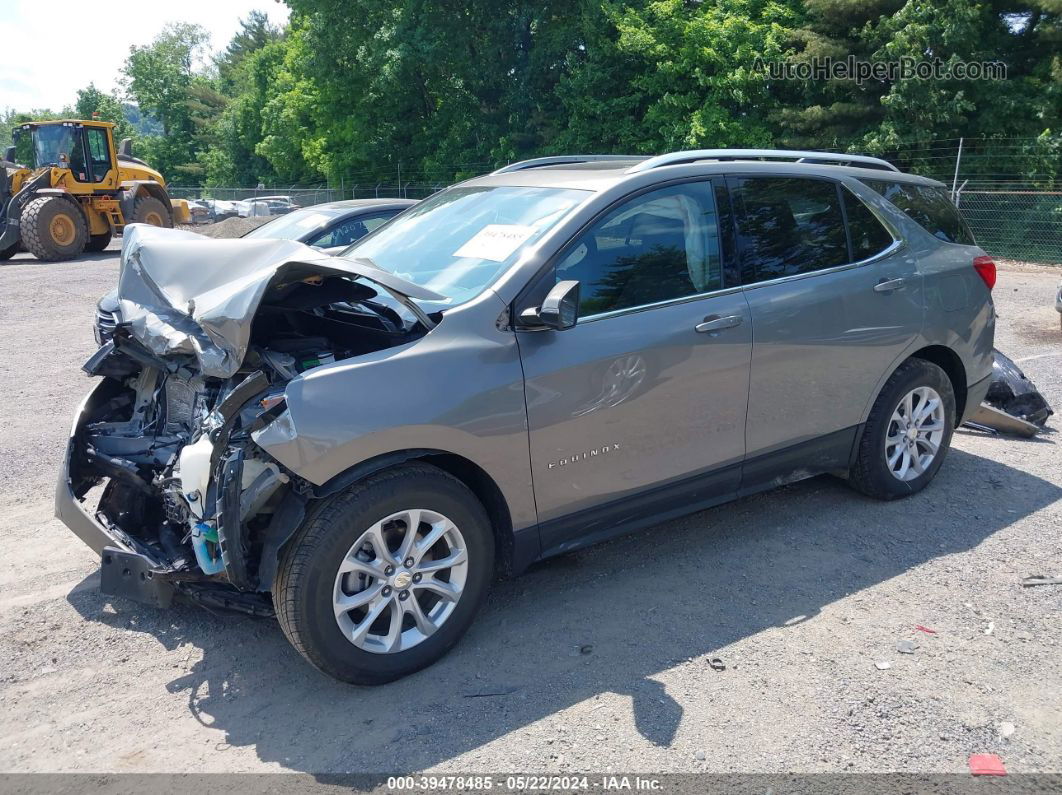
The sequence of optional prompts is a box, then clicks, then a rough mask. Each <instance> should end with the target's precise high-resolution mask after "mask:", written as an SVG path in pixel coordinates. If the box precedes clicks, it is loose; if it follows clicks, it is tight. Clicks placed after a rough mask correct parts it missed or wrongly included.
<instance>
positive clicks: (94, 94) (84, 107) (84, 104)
mask: <svg viewBox="0 0 1062 795" xmlns="http://www.w3.org/2000/svg"><path fill="white" fill-rule="evenodd" d="M74 114H75V115H76V116H77V118H79V119H92V118H94V115H95V114H98V116H96V117H97V118H99V119H100V121H110V122H114V125H115V127H114V140H115V143H116V144H117V142H118V141H120V140H121V139H122V138H131V137H133V134H134V131H133V125H131V124H130V123H129V120H128V119H127V118H126V116H125V110H124V109H123V108H122V103H121V101H120V100H119V99H118V97H116V96H115V95H114V94H107V93H105V92H103V91H100V90H99V89H98V88H96V86H95V84H94V83H89V84H88V86H86V87H85V88H82V89H79V90H78V92H77V100H76V101H75V102H74Z"/></svg>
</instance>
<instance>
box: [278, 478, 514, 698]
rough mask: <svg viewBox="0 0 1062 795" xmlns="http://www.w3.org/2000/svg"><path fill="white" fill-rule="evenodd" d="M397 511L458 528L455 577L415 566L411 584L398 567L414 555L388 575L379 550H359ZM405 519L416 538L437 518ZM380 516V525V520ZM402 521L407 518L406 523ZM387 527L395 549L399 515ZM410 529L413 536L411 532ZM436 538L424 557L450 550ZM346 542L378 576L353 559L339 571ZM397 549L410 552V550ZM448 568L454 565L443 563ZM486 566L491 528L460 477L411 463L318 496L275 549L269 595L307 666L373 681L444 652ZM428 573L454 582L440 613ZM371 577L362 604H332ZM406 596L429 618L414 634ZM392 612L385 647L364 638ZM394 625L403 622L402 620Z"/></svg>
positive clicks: (465, 622)
mask: <svg viewBox="0 0 1062 795" xmlns="http://www.w3.org/2000/svg"><path fill="white" fill-rule="evenodd" d="M407 511H409V512H411V513H412V512H417V513H418V514H419V513H420V512H423V513H424V514H425V515H434V517H436V518H438V517H444V518H445V519H446V520H448V522H449V526H450V527H453V528H454V529H455V530H458V531H459V532H458V533H457V536H456V537H457V538H460V539H461V540H462V541H463V548H464V552H465V555H464V561H463V563H464V567H463V571H462V573H461V579H460V581H458V580H457V579H455V578H454V577H453V576H452V575H450V574H449V572H450V571H451V570H450V569H447V570H446V572H447V573H446V574H444V573H443V571H439V572H437V573H436V574H431V573H428V574H426V575H419V576H418V577H417V578H416V579H415V580H414V581H413V583H414V584H408V583H409V577H408V575H407V572H416V571H417V568H418V566H419V565H420V564H419V563H418V564H417V565H414V566H408V565H407V564H406V563H405V562H400V563H398V564H397V569H396V568H392V570H391V575H389V576H383V574H384V573H386V570H385V569H383V567H384V566H385V565H386V564H387V560H386V557H387V556H381V554H380V553H378V552H377V550H376V545H375V544H372V548H371V549H369V550H367V551H366V548H365V545H363V544H362V539H363V538H364V537H365V535H366V533H367V532H371V529H372V528H375V527H376V526H377V524H378V523H380V522H382V521H383V520H385V519H387V518H389V517H393V516H395V515H399V514H403V513H405V512H407ZM415 524H416V526H417V528H419V529H420V531H421V532H422V534H423V535H422V536H419V538H421V539H423V538H426V537H427V535H428V533H429V532H431V531H432V530H433V529H434V528H435V527H439V526H441V523H437V522H436V520H435V518H431V519H425V520H423V521H421V522H419V523H415ZM388 526H389V525H387V524H384V525H383V527H384V528H387V527H388ZM404 526H405V527H408V526H409V523H406V524H405V525H404ZM397 527H398V528H399V530H398V531H397V533H398V535H397V536H393V535H392V536H390V538H389V539H388V540H387V541H386V542H385V543H393V545H394V547H395V549H394V550H392V551H395V552H397V551H398V546H399V545H400V544H401V542H402V538H404V537H405V536H404V531H403V530H401V528H402V527H403V523H401V522H399V523H398V524H397ZM383 532H384V531H381V534H382V533H383ZM386 532H395V531H386ZM413 537H418V536H416V534H414V536H413ZM439 543H440V544H442V545H443V546H444V547H446V549H445V550H443V552H440V551H439V549H440V548H439V547H438V546H435V547H433V546H430V545H429V546H428V547H427V548H426V549H425V551H424V552H422V553H420V554H423V555H424V557H423V561H424V562H425V563H427V564H430V563H432V562H438V560H439V559H440V558H438V555H440V554H443V553H445V555H447V556H448V555H452V554H453V552H454V547H453V545H448V544H447V538H446V537H444V538H443V539H442V540H441V541H440V542H439ZM359 550H360V551H359ZM355 552H358V555H359V556H360V557H359V558H358V560H367V561H369V564H370V565H371V566H372V567H376V568H380V569H381V573H378V574H379V576H376V577H373V576H369V577H366V575H365V574H363V573H362V572H363V571H365V570H367V568H368V567H367V566H365V565H363V564H357V565H358V566H359V568H358V570H357V571H351V570H350V569H349V568H345V569H344V570H345V571H348V572H350V573H349V574H347V575H343V574H342V573H341V572H340V565H341V564H343V565H344V566H347V565H348V562H349V561H350V560H351V559H352V554H353V553H355ZM407 554H411V556H412V555H413V554H417V553H416V552H413V553H407ZM369 555H371V558H370V557H369ZM399 557H402V556H401V555H399ZM456 569H457V565H455V566H454V568H453V570H456ZM354 575H356V576H358V577H361V578H362V579H361V581H360V583H361V584H360V585H359V584H357V582H352V581H351V580H349V579H347V580H344V579H342V578H343V577H344V576H347V577H350V576H354ZM493 576H494V535H493V533H492V531H491V524H490V520H489V519H488V517H487V514H486V511H485V510H484V509H483V506H482V505H481V504H480V502H479V500H477V499H476V497H475V495H474V494H473V493H472V492H471V491H470V490H469V489H468V487H466V486H465V485H464V484H463V483H461V481H459V480H457V479H456V478H454V477H452V476H451V475H449V474H447V473H445V472H443V471H442V470H440V469H437V468H436V467H433V466H429V465H427V464H412V465H405V466H400V467H395V468H393V469H388V470H384V471H383V472H379V473H377V474H374V475H371V476H369V477H368V478H366V479H365V480H363V481H361V482H359V483H356V484H354V485H353V486H351V487H350V488H349V489H347V490H346V491H344V492H341V493H340V494H337V495H336V496H334V497H332V498H330V499H328V500H327V501H324V502H323V503H322V504H321V505H320V506H319V507H318V508H317V509H316V510H315V511H313V512H312V513H311V514H310V515H309V516H307V518H306V520H305V521H304V522H303V525H302V527H301V528H300V529H299V531H298V532H297V533H296V535H295V537H294V538H293V539H292V540H291V542H290V543H289V544H288V545H287V547H286V549H285V551H284V553H283V555H282V558H281V561H280V565H279V567H278V569H277V577H276V582H275V583H274V587H273V601H274V604H275V605H276V611H277V619H278V620H279V621H280V627H281V629H282V630H283V631H284V635H285V636H286V637H287V639H288V640H289V641H290V642H291V644H292V645H293V646H294V647H295V649H296V650H297V651H298V652H299V653H300V654H301V655H302V656H303V657H305V658H306V659H307V660H308V661H309V662H310V663H311V664H312V665H313V666H314V667H316V668H317V669H318V670H320V671H322V672H323V673H326V674H328V675H329V676H332V677H334V678H336V679H339V680H341V681H344V682H350V683H352V684H359V685H375V684H382V683H384V682H390V681H393V680H395V679H399V678H401V677H403V676H406V675H408V674H411V673H413V672H414V671H418V670H420V669H421V668H425V667H426V666H428V665H431V664H432V663H434V662H435V661H436V660H438V659H439V658H440V657H442V656H443V655H444V654H446V652H447V651H449V649H450V648H451V647H452V646H453V645H454V644H455V643H457V641H458V640H460V638H461V636H462V635H464V633H465V631H466V630H467V629H468V627H469V625H470V624H471V623H472V620H473V618H474V617H475V615H476V613H477V612H478V610H479V608H480V605H481V604H482V603H483V601H484V599H485V598H486V595H487V591H488V589H489V587H490V583H491V580H492V579H493ZM398 577H403V578H404V579H401V580H400V579H398ZM437 577H446V578H447V581H446V582H445V583H444V584H446V585H450V584H451V583H453V584H456V585H457V586H458V587H457V588H455V590H456V591H457V592H458V595H457V598H456V604H454V605H453V606H452V607H447V608H446V609H447V610H449V612H447V613H445V616H444V617H441V618H440V617H439V615H440V614H439V613H437V612H436V610H437V608H438V607H439V606H440V605H442V604H443V600H442V599H441V598H439V599H438V601H435V599H436V598H437V597H433V596H432V593H433V591H432V589H431V588H428V586H429V585H430V584H433V583H434V582H436V581H437V580H436V578H437ZM392 580H393V581H392ZM374 583H375V586H376V587H378V588H380V589H382V590H379V591H377V592H376V593H378V594H379V596H378V597H377V598H374V599H373V600H372V601H371V602H368V601H365V602H363V603H362V604H363V607H361V608H355V610H354V612H350V613H347V612H344V613H342V614H341V613H340V610H341V608H339V607H337V604H336V599H337V598H339V599H353V598H356V597H358V596H359V595H366V596H368V595H369V592H370V590H371V588H372V585H373V584H374ZM417 583H419V584H417ZM385 586H390V587H385ZM403 588H405V589H408V592H406V595H405V596H404V597H402V599H403V601H402V602H401V603H399V602H398V598H399V596H401V595H402V593H403V591H402V590H401V589H403ZM385 597H386V599H385ZM418 599H419V600H421V601H417V600H418ZM384 601H387V602H388V606H387V607H386V608H381V612H377V613H376V614H375V615H376V616H378V618H376V619H373V620H369V619H368V618H367V616H368V614H369V611H370V610H371V609H373V607H372V606H373V605H377V603H378V602H381V603H382V602H384ZM448 601H449V602H453V601H454V600H453V599H450V600H448ZM414 603H416V604H415V605H414ZM401 605H404V606H405V608H403V607H402V606H401ZM411 606H416V607H417V612H419V613H420V616H418V617H417V618H423V616H424V615H425V614H428V616H429V617H432V614H433V613H434V614H435V618H436V620H437V625H435V624H433V625H432V627H429V631H427V632H425V633H424V636H423V637H419V636H418V635H417V633H416V632H413V630H414V628H417V632H419V627H420V624H419V623H416V622H415V617H414V616H413V615H412V614H410V615H409V616H408V617H407V616H406V614H405V613H403V612H402V611H403V609H408V608H409V607H411ZM348 609H349V608H348ZM392 610H393V611H396V612H392ZM359 611H364V613H360V612H359ZM341 615H342V619H341V617H340V616H341ZM395 615H399V616H400V618H399V619H398V621H399V623H398V626H399V628H400V629H399V632H398V633H397V634H398V635H400V636H401V637H400V638H399V642H398V644H396V646H395V647H393V648H394V649H395V650H393V651H385V650H384V649H383V648H381V647H380V645H379V644H380V641H379V640H376V641H372V642H371V643H376V644H377V646H376V648H375V649H374V650H372V649H371V647H370V644H369V643H366V640H365V639H366V637H371V638H379V637H381V636H382V635H384V634H387V633H386V632H385V630H386V629H390V628H391V626H392V625H391V622H392V621H393V620H394V618H393V616H395ZM351 619H353V621H351ZM359 621H360V622H361V623H365V622H366V621H368V624H369V626H368V627H366V628H365V631H364V633H363V634H362V635H361V637H360V638H359V639H357V640H356V639H354V637H352V635H357V634H358V633H357V632H355V631H353V630H354V629H355V627H357V626H361V623H358V622H359ZM344 622H345V623H344ZM382 622H386V623H382ZM378 626H379V628H377V627H378ZM402 627H407V629H406V630H402V629H401V628H402ZM373 630H375V633H374V632H373ZM409 636H412V638H413V639H412V642H411V644H410V645H409V646H408V647H406V648H401V647H402V646H406V638H407V637H409Z"/></svg>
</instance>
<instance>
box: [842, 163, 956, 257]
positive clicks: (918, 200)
mask: <svg viewBox="0 0 1062 795" xmlns="http://www.w3.org/2000/svg"><path fill="white" fill-rule="evenodd" d="M863 183H864V184H866V185H867V187H869V188H871V189H873V190H875V191H877V192H878V193H880V194H881V195H882V196H884V197H885V198H886V199H888V200H889V201H890V202H892V203H893V204H894V205H896V207H898V208H899V209H901V210H903V211H904V212H905V213H906V214H907V216H908V217H909V218H910V219H911V220H912V221H914V222H915V223H917V224H918V225H919V226H921V227H922V228H923V229H925V230H926V231H927V232H929V234H931V235H933V237H935V238H937V239H938V240H943V241H945V242H948V243H961V244H962V245H965V246H972V245H975V243H974V237H973V233H972V232H970V227H968V226H967V225H966V222H965V221H964V220H963V219H962V216H961V215H959V211H958V209H957V208H956V207H955V205H954V204H952V203H951V200H950V199H949V198H948V194H947V193H945V192H944V190H943V189H942V188H934V187H930V186H928V185H907V184H903V183H899V182H888V181H886V180H878V179H864V180H863Z"/></svg>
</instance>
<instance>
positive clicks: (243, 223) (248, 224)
mask: <svg viewBox="0 0 1062 795" xmlns="http://www.w3.org/2000/svg"><path fill="white" fill-rule="evenodd" d="M270 220H272V219H271V218H226V219H225V220H224V221H218V222H217V223H216V224H205V225H191V224H185V225H183V226H181V229H187V230H188V231H189V232H198V233H199V234H201V235H206V236H207V237H213V238H230V237H243V236H244V235H246V234H247V233H248V232H250V231H251V230H252V229H257V228H258V227H260V226H261V225H262V224H264V223H266V222H267V221H270Z"/></svg>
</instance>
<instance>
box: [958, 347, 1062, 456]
mask: <svg viewBox="0 0 1062 795" xmlns="http://www.w3.org/2000/svg"><path fill="white" fill-rule="evenodd" d="M1052 414H1054V411H1053V410H1052V409H1051V406H1050V405H1048V403H1047V400H1046V399H1044V396H1043V395H1042V394H1041V393H1040V390H1039V389H1037V388H1036V384H1034V383H1033V382H1032V381H1030V380H1029V379H1028V378H1027V377H1026V376H1025V373H1023V372H1022V371H1021V368H1019V367H1018V365H1017V364H1015V363H1014V361H1013V360H1012V359H1011V358H1009V357H1008V356H1005V355H1004V354H1002V353H1000V352H999V351H998V350H997V351H994V361H993V362H992V383H991V385H990V386H989V387H988V394H986V395H985V399H984V401H982V403H981V407H980V408H979V409H978V410H977V413H975V414H974V415H973V417H971V418H970V420H969V422H967V423H966V425H967V426H969V427H971V428H975V429H977V430H983V431H991V432H998V433H1007V434H1013V435H1015V436H1025V437H1032V436H1035V435H1036V434H1038V433H1039V432H1040V431H1042V430H1043V429H1044V425H1045V424H1046V423H1047V419H1048V417H1050V416H1051V415H1052Z"/></svg>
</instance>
